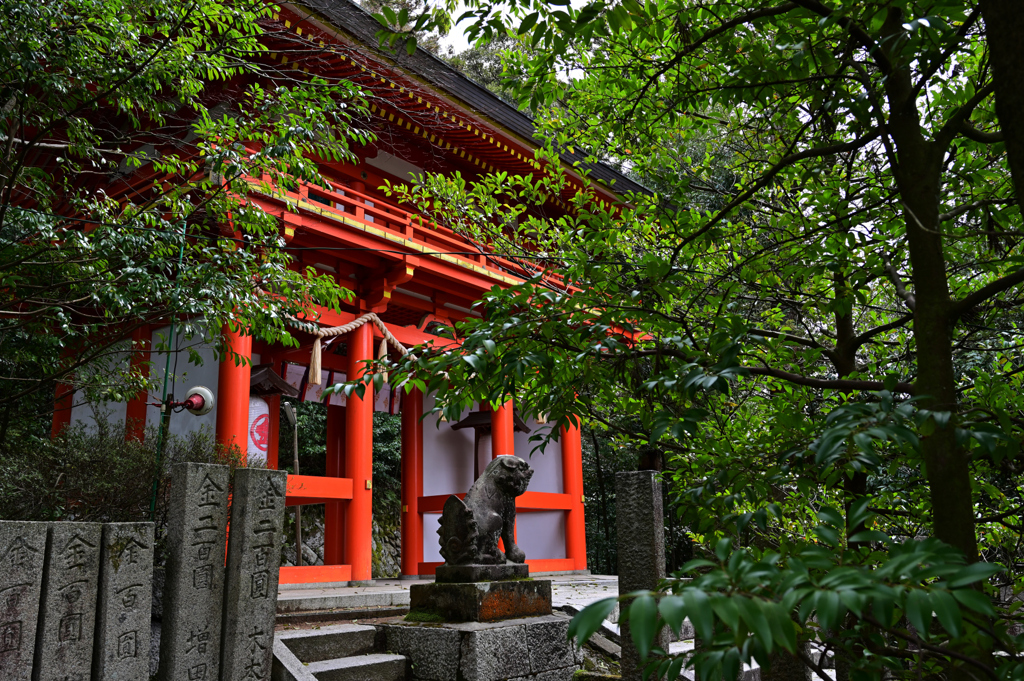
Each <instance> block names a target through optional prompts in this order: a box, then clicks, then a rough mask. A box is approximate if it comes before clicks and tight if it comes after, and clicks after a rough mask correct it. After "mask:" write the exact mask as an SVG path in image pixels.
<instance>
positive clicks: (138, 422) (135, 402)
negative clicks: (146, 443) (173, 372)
mask: <svg viewBox="0 0 1024 681" xmlns="http://www.w3.org/2000/svg"><path fill="white" fill-rule="evenodd" d="M152 340H153V332H152V330H151V329H150V328H149V326H148V325H147V326H142V327H140V328H138V329H135V331H133V332H132V354H131V360H130V361H131V371H132V373H133V374H141V373H142V372H144V371H145V370H146V363H147V362H149V351H150V346H151V345H152ZM148 397H149V393H148V392H147V391H145V390H143V391H142V392H140V393H138V394H137V395H136V396H135V397H133V398H132V399H130V400H128V404H127V405H126V407H125V414H124V439H125V440H138V441H139V442H142V441H143V440H144V439H145V438H146V402H147V401H148V399H147V398H148Z"/></svg>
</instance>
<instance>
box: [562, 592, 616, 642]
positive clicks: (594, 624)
mask: <svg viewBox="0 0 1024 681" xmlns="http://www.w3.org/2000/svg"><path fill="white" fill-rule="evenodd" d="M617 603H618V599H616V598H614V597H613V598H602V599H601V600H599V601H594V602H593V603H591V604H590V605H588V606H587V607H585V608H583V610H581V611H579V612H578V613H576V616H575V617H573V618H572V621H571V622H569V639H570V640H572V639H574V638H575V639H576V645H583V644H584V643H585V642H586V641H587V640H588V639H589V638H590V637H591V636H593V635H594V633H595V632H596V631H597V630H599V629H600V628H601V624H602V623H603V622H604V621H605V619H607V617H608V615H610V614H611V613H612V611H613V610H615V606H616V604H617Z"/></svg>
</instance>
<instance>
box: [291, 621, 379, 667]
mask: <svg viewBox="0 0 1024 681" xmlns="http://www.w3.org/2000/svg"><path fill="white" fill-rule="evenodd" d="M376 635H377V630H376V629H374V628H373V627H368V626H364V625H361V624H332V625H330V626H326V627H320V628H319V629H296V630H293V631H279V632H277V635H276V638H277V640H278V641H280V642H281V643H283V644H284V645H285V647H287V648H288V650H289V651H290V652H291V653H292V654H293V655H294V656H295V657H296V659H298V660H299V662H301V663H302V664H312V663H315V662H321V661H323V660H335V659H338V658H343V657H350V656H353V655H366V654H367V653H372V652H374V651H375V648H374V639H375V637H376Z"/></svg>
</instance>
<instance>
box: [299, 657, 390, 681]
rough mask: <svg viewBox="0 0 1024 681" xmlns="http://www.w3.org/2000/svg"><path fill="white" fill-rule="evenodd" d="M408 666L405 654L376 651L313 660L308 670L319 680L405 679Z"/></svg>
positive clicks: (368, 680)
mask: <svg viewBox="0 0 1024 681" xmlns="http://www.w3.org/2000/svg"><path fill="white" fill-rule="evenodd" d="M407 667H408V661H407V659H406V658H405V656H403V655H388V654H385V653H374V654H372V655H357V656H355V657H343V658H341V659H337V660H324V661H322V662H313V663H311V664H309V665H308V666H307V667H306V671H308V672H309V673H310V674H312V675H313V678H315V679H316V680H317V681H404V680H405V676H406V668H407Z"/></svg>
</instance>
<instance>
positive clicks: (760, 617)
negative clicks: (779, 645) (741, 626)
mask: <svg viewBox="0 0 1024 681" xmlns="http://www.w3.org/2000/svg"><path fill="white" fill-rule="evenodd" d="M732 600H733V601H734V602H735V603H736V609H737V610H739V613H740V616H741V617H742V618H743V622H744V623H745V624H746V625H747V629H749V630H750V631H752V632H754V636H756V637H757V638H758V640H759V641H760V643H761V645H763V646H764V648H765V650H771V649H772V627H771V623H769V622H768V618H767V617H766V616H765V613H764V611H763V610H762V609H761V607H760V602H759V601H756V600H754V599H752V598H746V597H743V596H733V597H732Z"/></svg>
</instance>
